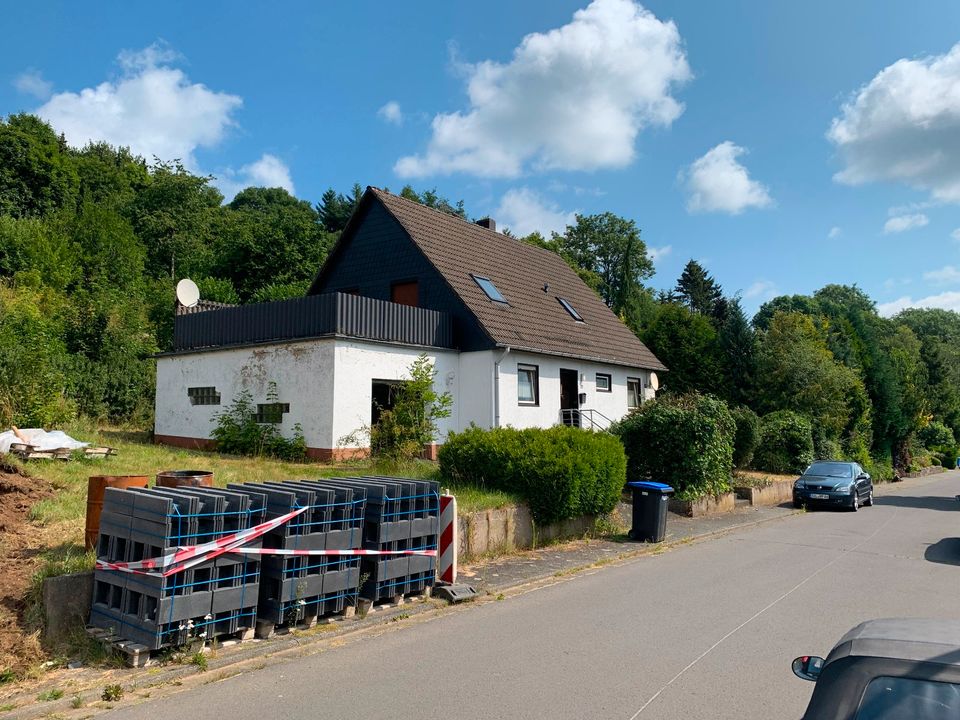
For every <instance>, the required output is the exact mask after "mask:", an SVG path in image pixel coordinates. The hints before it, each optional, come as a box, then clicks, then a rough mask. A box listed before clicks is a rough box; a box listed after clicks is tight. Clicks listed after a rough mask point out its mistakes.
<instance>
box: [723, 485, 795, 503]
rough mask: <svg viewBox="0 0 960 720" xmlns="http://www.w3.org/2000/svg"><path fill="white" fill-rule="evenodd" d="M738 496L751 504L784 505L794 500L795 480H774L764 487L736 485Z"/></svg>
mask: <svg viewBox="0 0 960 720" xmlns="http://www.w3.org/2000/svg"><path fill="white" fill-rule="evenodd" d="M734 492H735V493H736V494H737V497H740V498H744V499H746V500H749V501H750V504H751V505H782V504H783V503H785V502H792V501H793V481H792V480H782V481H780V482H772V483H770V484H769V485H765V486H764V487H750V486H743V487H736V488H734Z"/></svg>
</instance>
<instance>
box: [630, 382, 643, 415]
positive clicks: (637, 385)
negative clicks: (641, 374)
mask: <svg viewBox="0 0 960 720" xmlns="http://www.w3.org/2000/svg"><path fill="white" fill-rule="evenodd" d="M642 398H643V380H641V379H640V378H627V407H628V408H631V409H632V408H638V407H640V401H641V400H642Z"/></svg>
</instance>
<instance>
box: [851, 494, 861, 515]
mask: <svg viewBox="0 0 960 720" xmlns="http://www.w3.org/2000/svg"><path fill="white" fill-rule="evenodd" d="M859 509H860V493H858V492H857V491H856V490H854V491H853V500H851V501H850V510H851V511H852V512H856V511H857V510H859Z"/></svg>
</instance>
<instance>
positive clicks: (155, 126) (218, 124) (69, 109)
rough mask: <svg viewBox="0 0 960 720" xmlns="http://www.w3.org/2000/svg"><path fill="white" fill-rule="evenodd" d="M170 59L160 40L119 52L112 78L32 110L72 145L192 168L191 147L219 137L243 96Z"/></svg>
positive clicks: (172, 55) (204, 145) (211, 143)
mask: <svg viewBox="0 0 960 720" xmlns="http://www.w3.org/2000/svg"><path fill="white" fill-rule="evenodd" d="M175 58H176V54H175V53H174V52H173V51H172V50H170V49H169V48H167V47H166V46H164V45H151V46H150V47H148V48H146V49H144V50H141V51H139V52H130V51H124V52H122V53H120V55H119V57H118V63H119V65H120V67H121V69H122V73H121V75H120V77H119V78H118V79H117V80H115V81H108V82H103V83H101V84H99V85H97V86H96V87H92V88H85V89H83V90H81V91H80V92H76V93H74V92H63V93H57V94H56V95H54V96H53V97H51V98H50V99H49V100H48V101H47V102H46V103H45V104H44V105H43V106H41V107H40V108H38V109H37V110H36V113H37V114H38V115H40V117H42V118H43V119H44V120H47V121H48V122H50V124H51V125H53V127H55V128H56V129H57V130H58V131H61V132H64V133H65V134H66V136H67V141H68V142H69V143H70V144H71V145H73V146H75V147H80V146H83V145H85V144H86V143H88V142H91V141H106V142H109V143H111V144H113V145H121V146H127V147H129V148H130V149H131V150H132V151H133V152H134V153H136V154H138V155H143V156H144V157H145V158H147V159H148V160H150V159H152V157H153V156H154V155H155V156H157V157H159V158H160V159H162V160H173V159H180V160H181V161H182V162H183V164H184V165H185V166H186V167H188V168H189V169H191V170H194V171H196V170H197V169H198V167H197V160H196V157H195V156H194V152H195V151H196V150H197V148H207V147H212V146H215V145H216V144H217V143H219V142H220V141H221V140H222V139H223V138H224V136H225V135H226V132H227V130H228V128H230V127H231V126H232V125H234V121H233V118H232V114H233V113H234V111H236V110H237V109H238V108H239V107H240V106H241V105H242V103H243V101H242V100H241V98H240V97H238V96H236V95H230V94H228V93H224V92H216V91H213V90H211V89H209V88H208V87H206V86H205V85H202V84H200V83H192V82H190V80H189V79H188V78H187V76H186V75H185V74H184V73H183V71H181V70H179V69H178V68H174V67H170V66H169V65H168V63H169V62H171V61H172V60H173V59H175Z"/></svg>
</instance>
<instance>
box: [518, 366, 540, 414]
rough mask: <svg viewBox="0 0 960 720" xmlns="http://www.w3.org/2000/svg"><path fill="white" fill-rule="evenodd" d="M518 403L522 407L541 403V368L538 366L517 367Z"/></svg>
mask: <svg viewBox="0 0 960 720" xmlns="http://www.w3.org/2000/svg"><path fill="white" fill-rule="evenodd" d="M517 401H518V402H519V403H520V404H521V405H538V404H539V403H540V368H538V367H537V366H536V365H517Z"/></svg>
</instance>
